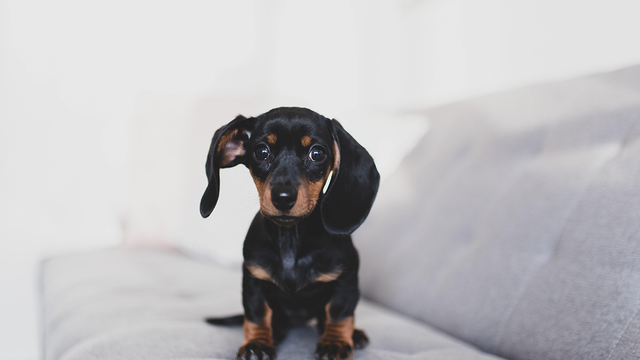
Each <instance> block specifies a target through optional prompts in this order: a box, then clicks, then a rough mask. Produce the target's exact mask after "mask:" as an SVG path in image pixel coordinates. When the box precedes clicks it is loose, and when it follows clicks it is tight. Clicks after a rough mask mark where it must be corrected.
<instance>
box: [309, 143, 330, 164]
mask: <svg viewBox="0 0 640 360" xmlns="http://www.w3.org/2000/svg"><path fill="white" fill-rule="evenodd" d="M326 158H327V153H326V152H325V151H324V149H323V148H321V147H319V146H316V147H314V148H313V149H311V151H309V160H311V161H316V162H317V161H323V160H324V159H326Z"/></svg>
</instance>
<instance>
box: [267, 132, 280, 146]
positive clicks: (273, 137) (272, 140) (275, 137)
mask: <svg viewBox="0 0 640 360" xmlns="http://www.w3.org/2000/svg"><path fill="white" fill-rule="evenodd" d="M276 141H278V135H276V134H269V135H267V142H268V143H269V144H270V145H273V144H275V143H276Z"/></svg>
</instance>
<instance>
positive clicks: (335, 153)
mask: <svg viewBox="0 0 640 360" xmlns="http://www.w3.org/2000/svg"><path fill="white" fill-rule="evenodd" d="M338 169H340V148H338V143H337V142H335V140H334V141H333V169H332V170H333V171H338Z"/></svg>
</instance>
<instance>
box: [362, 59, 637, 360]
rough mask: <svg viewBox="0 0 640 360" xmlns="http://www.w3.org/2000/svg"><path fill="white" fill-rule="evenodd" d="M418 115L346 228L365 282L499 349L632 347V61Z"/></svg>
mask: <svg viewBox="0 0 640 360" xmlns="http://www.w3.org/2000/svg"><path fill="white" fill-rule="evenodd" d="M428 115H429V116H430V119H431V124H430V125H431V127H430V131H429V133H428V134H427V135H426V137H425V138H424V139H423V140H422V141H421V142H420V144H419V145H418V146H417V147H416V148H415V149H414V150H413V151H412V153H411V154H410V155H409V156H408V157H407V158H406V159H405V160H404V161H403V163H402V164H401V166H400V167H399V168H398V170H397V171H396V172H395V173H394V174H393V176H391V177H390V178H388V179H387V180H386V181H385V182H383V183H382V185H381V188H380V191H379V196H378V199H377V201H376V203H375V205H374V208H373V209H372V211H371V215H370V216H369V219H368V220H367V221H366V222H365V224H364V225H363V226H362V228H361V229H359V230H358V231H357V232H356V233H355V234H354V238H355V241H356V246H357V247H358V249H359V251H360V254H361V258H362V260H361V263H362V266H361V271H360V275H361V276H360V279H361V289H362V292H363V295H364V296H366V297H367V298H369V299H371V300H373V301H376V302H379V303H381V304H384V305H387V306H389V307H390V308H392V309H394V310H396V311H399V312H401V313H404V314H406V315H409V316H411V317H414V318H416V319H420V320H422V321H425V322H426V323H429V324H431V325H433V326H435V327H436V328H439V329H441V330H443V331H445V332H447V333H449V334H451V335H453V336H456V337H458V338H460V339H462V340H465V341H467V342H469V343H471V344H473V345H475V346H478V347H479V348H480V349H483V350H485V351H487V352H491V353H495V354H498V355H500V356H504V357H507V358H510V359H562V360H568V359H580V360H586V359H607V358H609V359H614V358H619V359H622V358H627V359H629V358H640V349H639V347H638V342H639V341H640V340H638V337H637V336H634V335H637V332H638V315H637V313H638V309H640V66H636V67H632V68H627V69H623V70H620V71H616V72H612V73H609V74H602V75H595V76H589V77H584V78H580V79H575V80H569V81H564V82H559V83H552V84H545V85H539V86H533V87H529V88H525V89H520V90H514V91H509V92H506V93H501V94H495V95H490V96H486V97H482V98H478V99H472V100H469V101H465V102H461V103H456V104H451V105H447V106H443V107H440V108H437V109H432V110H430V111H428Z"/></svg>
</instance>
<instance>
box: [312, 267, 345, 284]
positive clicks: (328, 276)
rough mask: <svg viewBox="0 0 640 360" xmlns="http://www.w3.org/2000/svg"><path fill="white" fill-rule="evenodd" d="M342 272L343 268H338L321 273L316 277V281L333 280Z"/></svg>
mask: <svg viewBox="0 0 640 360" xmlns="http://www.w3.org/2000/svg"><path fill="white" fill-rule="evenodd" d="M341 274H342V269H336V270H333V271H331V272H328V273H326V274H320V276H318V277H317V278H316V281H319V282H331V281H334V280H336V279H337V278H339V277H340V275H341Z"/></svg>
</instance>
